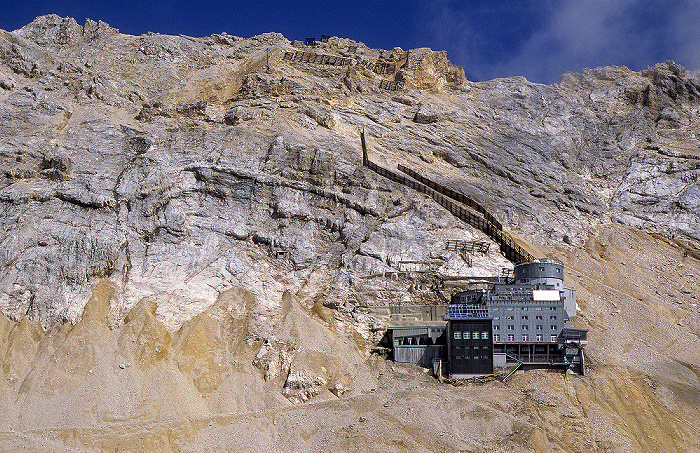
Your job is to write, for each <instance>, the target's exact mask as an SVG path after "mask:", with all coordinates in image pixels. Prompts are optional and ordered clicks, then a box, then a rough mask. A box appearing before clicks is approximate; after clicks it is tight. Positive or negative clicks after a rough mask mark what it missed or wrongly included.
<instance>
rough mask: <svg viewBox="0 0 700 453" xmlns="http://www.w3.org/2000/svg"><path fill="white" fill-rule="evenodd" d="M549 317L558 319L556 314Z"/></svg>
mask: <svg viewBox="0 0 700 453" xmlns="http://www.w3.org/2000/svg"><path fill="white" fill-rule="evenodd" d="M549 319H557V317H556V315H552V316H550V317H549Z"/></svg>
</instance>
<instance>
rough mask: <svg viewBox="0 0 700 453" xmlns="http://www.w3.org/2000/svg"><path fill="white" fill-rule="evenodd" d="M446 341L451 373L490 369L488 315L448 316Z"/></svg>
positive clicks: (470, 373)
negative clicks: (467, 317) (460, 317)
mask: <svg viewBox="0 0 700 453" xmlns="http://www.w3.org/2000/svg"><path fill="white" fill-rule="evenodd" d="M447 345H448V347H447V351H448V352H447V353H448V358H449V361H450V373H451V374H452V377H454V378H461V377H470V376H473V375H478V374H489V373H493V339H492V337H491V319H489V318H478V319H449V320H448V321H447Z"/></svg>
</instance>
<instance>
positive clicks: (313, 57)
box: [282, 51, 352, 66]
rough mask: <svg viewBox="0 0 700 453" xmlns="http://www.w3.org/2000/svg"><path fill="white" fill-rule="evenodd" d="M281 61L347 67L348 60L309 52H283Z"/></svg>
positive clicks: (349, 60) (349, 61)
mask: <svg viewBox="0 0 700 453" xmlns="http://www.w3.org/2000/svg"><path fill="white" fill-rule="evenodd" d="M282 59H283V60H287V61H292V62H298V63H314V64H326V65H331V66H347V65H349V64H350V63H351V62H352V60H351V59H350V58H343V57H337V56H335V55H324V54H315V53H311V52H298V51H297V52H285V53H284V57H283V58H282Z"/></svg>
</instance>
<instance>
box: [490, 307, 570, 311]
mask: <svg viewBox="0 0 700 453" xmlns="http://www.w3.org/2000/svg"><path fill="white" fill-rule="evenodd" d="M491 309H492V310H493V311H498V310H500V308H499V307H491ZM532 309H533V310H535V311H542V307H533V308H532ZM556 309H557V307H549V310H550V311H553V310H556ZM503 310H506V311H514V310H515V307H505V308H503ZM520 310H521V311H527V310H528V307H520Z"/></svg>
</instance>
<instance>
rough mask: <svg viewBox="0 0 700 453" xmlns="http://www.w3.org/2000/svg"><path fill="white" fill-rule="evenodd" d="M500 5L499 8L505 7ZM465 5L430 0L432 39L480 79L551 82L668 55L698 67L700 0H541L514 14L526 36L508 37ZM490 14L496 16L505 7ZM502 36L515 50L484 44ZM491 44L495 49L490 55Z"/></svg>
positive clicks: (640, 64)
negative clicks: (521, 78) (568, 73)
mask: <svg viewBox="0 0 700 453" xmlns="http://www.w3.org/2000/svg"><path fill="white" fill-rule="evenodd" d="M496 4H497V6H495V7H494V8H498V9H502V8H503V6H502V5H500V6H499V5H498V2H496ZM512 4H518V2H513V3H512ZM464 5H469V3H461V4H460V3H455V2H449V1H446V0H433V1H431V3H430V6H429V7H428V8H429V9H430V11H431V14H432V19H431V29H432V32H433V36H432V37H433V39H434V42H436V43H437V44H439V45H441V46H442V47H444V48H447V49H448V51H449V53H450V56H451V58H452V59H453V60H456V61H458V62H462V64H464V65H465V70H466V71H467V74H469V75H471V76H472V77H475V78H477V79H480V80H484V79H490V78H494V77H505V76H511V75H523V76H525V77H527V78H528V79H530V80H533V81H536V82H544V83H551V82H555V81H557V80H558V78H559V76H560V75H561V74H563V73H564V72H566V71H575V72H580V71H581V70H582V69H583V68H585V67H595V66H605V65H625V66H629V67H631V68H632V69H635V70H639V69H643V68H645V67H646V66H647V65H650V64H654V63H657V62H660V61H665V60H668V59H673V60H676V61H677V62H678V63H680V64H682V65H684V66H686V67H688V68H689V69H697V68H700V33H698V24H699V23H700V3H698V2H697V1H695V0H680V1H654V0H616V1H610V0H583V1H582V0H560V1H554V0H547V1H540V2H537V3H536V4H535V3H531V4H530V6H531V8H530V9H529V10H527V9H526V10H524V11H523V14H515V15H511V21H512V23H511V25H510V26H513V27H519V29H521V30H522V31H524V33H523V34H522V35H520V36H513V35H511V36H507V35H506V36H505V37H502V36H501V35H500V34H501V33H503V32H506V31H507V30H506V29H502V30H497V31H496V33H494V30H492V29H490V28H489V26H490V25H491V24H488V23H486V24H484V23H480V22H475V21H474V18H473V17H471V14H470V7H468V6H464ZM482 8H483V7H482ZM492 13H494V14H492V15H491V17H497V15H498V14H499V11H492ZM520 21H522V22H524V23H525V24H527V21H536V22H537V27H536V28H530V29H528V27H527V26H523V25H522V24H518V22H520ZM501 27H502V25H501ZM496 38H498V39H504V42H505V44H504V46H508V47H509V49H507V50H504V51H502V52H497V54H494V53H493V49H496V50H498V47H497V46H494V45H493V44H492V43H488V42H486V41H488V39H496ZM487 49H491V53H490V54H485V53H484V51H485V50H487Z"/></svg>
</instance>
